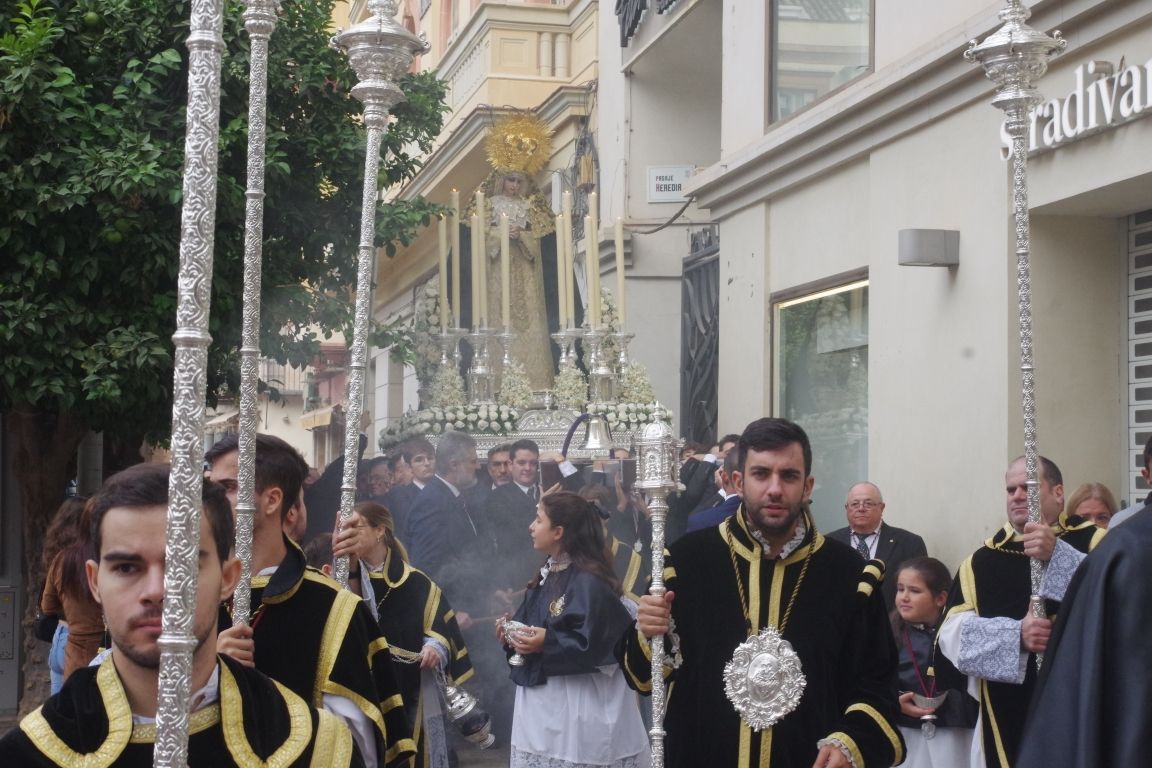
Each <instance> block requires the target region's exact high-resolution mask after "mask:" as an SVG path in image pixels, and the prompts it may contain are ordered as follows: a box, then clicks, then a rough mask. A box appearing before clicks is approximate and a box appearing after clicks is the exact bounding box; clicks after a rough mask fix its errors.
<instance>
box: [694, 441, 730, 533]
mask: <svg viewBox="0 0 1152 768" xmlns="http://www.w3.org/2000/svg"><path fill="white" fill-rule="evenodd" d="M739 468H740V452H739V451H736V450H731V451H728V455H726V456H725V457H724V466H722V467H721V468H720V469H718V470H716V477H717V479H718V482H719V484H720V490H719V491H717V492H716V494H715V496H714V497H712V498H709V499H708V500H707V503H702V504H701V505H700V506H699V507H697V508H696V511H695V512H693V513H692V514H691V515H690V516H689V517H688V533H693V532H694V531H702V530H704V529H705V528H714V527H716V526H717V525H720V523H722V522H724V521H725V520H727V519H728V518H729V517H731V516H732V513H733V512H735V511H736V510H737V509H739V508H740V502H741V499H740V493H739V492H738V491H737V490H736V481H735V479H734V478H733V477H732V475H733V474H734V473H735V472H737V471H739Z"/></svg>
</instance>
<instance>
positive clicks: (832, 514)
mask: <svg viewBox="0 0 1152 768" xmlns="http://www.w3.org/2000/svg"><path fill="white" fill-rule="evenodd" d="M773 349H774V351H775V362H774V365H773V371H774V372H775V381H774V382H773V383H774V386H773V393H774V396H775V398H774V399H775V403H774V408H773V412H774V413H775V414H776V415H778V416H783V417H784V418H786V419H790V420H792V421H795V422H796V423H797V424H799V425H800V426H802V427H803V428H804V431H805V432H807V433H808V438H809V440H810V441H811V442H812V475H813V477H815V478H816V488H815V490H814V491H813V493H812V512H813V515H814V516H815V518H816V526H817V528H819V529H820V530H822V531H825V532H826V531H830V530H833V529H836V528H840V527H843V525H844V510H843V506H844V498H845V497H846V496H847V495H848V489H849V488H851V487H852V485H853V484H855V483H857V482H859V481H861V480H865V479H867V478H868V283H867V281H857V282H853V283H849V284H846V285H841V286H837V287H834V288H829V289H827V290H822V291H819V292H814V293H808V294H806V295H802V296H799V297H796V298H791V299H788V300H784V301H777V302H775V303H774V304H773Z"/></svg>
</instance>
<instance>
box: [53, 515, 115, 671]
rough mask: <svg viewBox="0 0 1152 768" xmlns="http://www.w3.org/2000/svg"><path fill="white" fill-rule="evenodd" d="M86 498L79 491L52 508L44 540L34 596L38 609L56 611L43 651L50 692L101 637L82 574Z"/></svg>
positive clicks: (99, 615)
mask: <svg viewBox="0 0 1152 768" xmlns="http://www.w3.org/2000/svg"><path fill="white" fill-rule="evenodd" d="M86 503H87V499H86V498H85V497H82V496H73V497H71V498H69V499H66V500H65V501H64V503H63V504H61V505H60V509H58V510H57V511H56V516H55V517H54V518H53V519H52V525H51V527H49V529H48V533H47V535H46V536H45V540H44V562H45V564H46V568H47V575H46V576H45V577H44V592H43V594H41V596H40V611H41V613H45V614H47V613H55V614H57V615H58V616H59V617H60V624H59V625H58V626H57V627H56V635H55V636H54V637H53V640H52V651H51V653H50V654H49V656H48V667H49V669H50V670H52V692H53V693H56V692H57V691H59V690H60V686H62V685H63V684H64V681H65V680H67V679H68V676H69V675H71V674H72V672H73V671H74V670H77V669H79V668H80V667H84V666H87V665H88V662H90V661H92V659H93V658H94V657H95V656H96V653H97V652H98V651H99V650H100V643H101V641H102V640H103V638H104V613H103V611H101V609H100V604H99V603H97V602H96V600H95V599H94V598H93V597H92V593H91V592H89V591H88V576H87V574H85V572H84V563H86V562H87V561H88V560H89V559H90V558H91V557H92V546H91V532H90V531H89V522H88V515H87V510H86ZM61 648H62V649H63V659H62V661H63V663H62V664H60V661H61V658H60V649H61ZM53 657H55V659H56V661H55V662H53ZM57 666H58V668H59V670H60V672H59V677H57V674H56V669H55V668H56V667H57Z"/></svg>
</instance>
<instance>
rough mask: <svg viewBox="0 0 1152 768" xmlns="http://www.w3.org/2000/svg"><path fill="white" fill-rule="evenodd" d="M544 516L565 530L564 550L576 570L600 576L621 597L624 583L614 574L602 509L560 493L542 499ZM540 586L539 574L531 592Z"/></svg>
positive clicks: (572, 494) (562, 545) (568, 493)
mask: <svg viewBox="0 0 1152 768" xmlns="http://www.w3.org/2000/svg"><path fill="white" fill-rule="evenodd" d="M541 503H542V505H543V508H544V514H545V515H547V516H548V522H550V523H551V524H552V526H553V527H554V528H563V529H564V534H563V535H562V536H561V538H560V549H561V551H562V552H564V554H566V555H568V556H569V557H570V558H572V567H573V568H579V569H580V570H582V571H586V572H587V573H590V574H592V575H593V576H596V577H597V578H599V579H600V580H601V581H603V582H604V583H606V584H607V585H608V586H609V587H611V588H612V591H613V592H615V593H616V594H617V595H619V594H621V589H620V581H619V580H618V579H617V578H616V574H615V572H614V571H613V570H612V553H611V552H610V551H609V550H608V545H607V544H606V543H605V540H604V524H603V522H602V521H601V518H600V509H599V507H597V506H596V504H594V503H593V502H591V501H588V500H587V499H583V498H581V497H580V496H579V495H577V494H575V493H570V492H568V491H560V492H559V493H550V494H548V495H547V496H544V497H543V498H542V499H541ZM538 586H540V576H539V574H537V576H536V578H534V579H533V580H532V581H531V582H530V583H529V584H528V588H529V589H535V588H536V587H538Z"/></svg>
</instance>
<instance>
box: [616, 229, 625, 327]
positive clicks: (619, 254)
mask: <svg viewBox="0 0 1152 768" xmlns="http://www.w3.org/2000/svg"><path fill="white" fill-rule="evenodd" d="M626 303H627V302H626V301H625V299H624V219H621V218H620V217H616V324H617V325H618V326H619V328H620V330H621V331H623V330H624V306H625V304H626Z"/></svg>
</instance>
